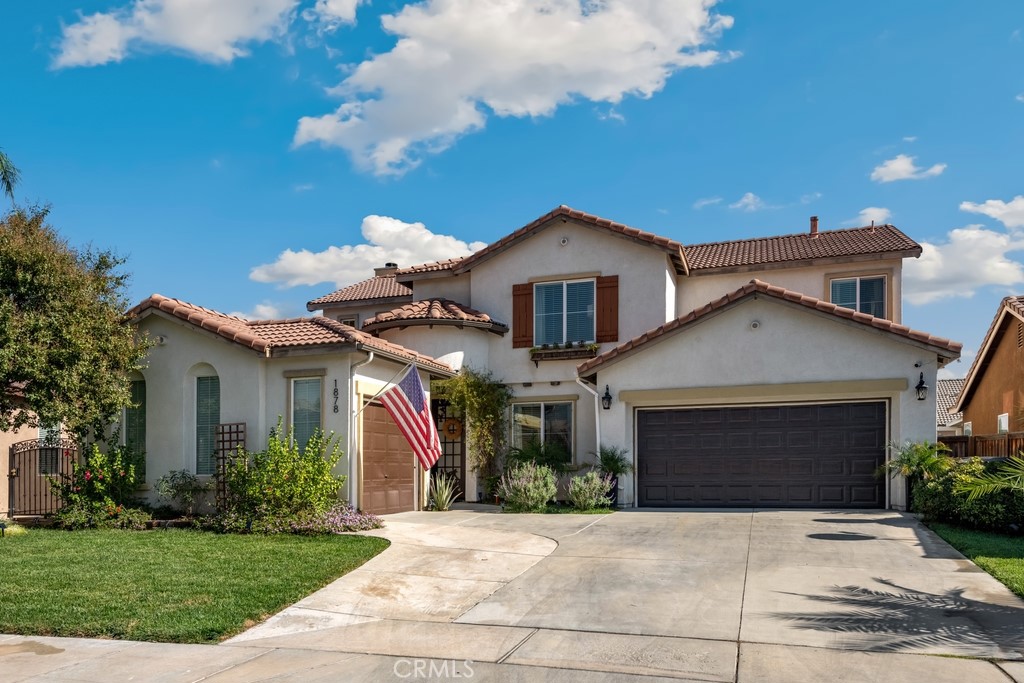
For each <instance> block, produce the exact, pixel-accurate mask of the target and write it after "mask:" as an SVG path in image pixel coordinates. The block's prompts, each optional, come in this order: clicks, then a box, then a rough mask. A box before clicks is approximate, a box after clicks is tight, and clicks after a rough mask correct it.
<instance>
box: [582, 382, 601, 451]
mask: <svg viewBox="0 0 1024 683" xmlns="http://www.w3.org/2000/svg"><path fill="white" fill-rule="evenodd" d="M576 384H579V385H580V386H581V387H583V388H584V389H586V390H587V392H588V393H589V394H591V395H592V396H593V397H594V436H595V437H597V441H596V445H595V446H594V449H595V451H594V452H595V453H596V452H598V451H600V450H601V397H600V396H598V395H597V389H591V388H590V385H589V384H587V383H586V382H584V381H583V380H582V379H580V378H579V377H577V378H576Z"/></svg>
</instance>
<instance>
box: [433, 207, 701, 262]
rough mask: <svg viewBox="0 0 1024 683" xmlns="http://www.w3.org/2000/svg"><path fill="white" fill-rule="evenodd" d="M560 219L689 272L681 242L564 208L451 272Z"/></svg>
mask: <svg viewBox="0 0 1024 683" xmlns="http://www.w3.org/2000/svg"><path fill="white" fill-rule="evenodd" d="M558 217H565V218H572V219H574V220H576V221H579V222H581V223H586V224H588V225H592V226H594V227H596V228H601V229H603V230H607V231H608V232H611V233H613V234H617V235H619V236H621V237H625V238H627V239H631V240H633V241H636V242H640V243H642V244H648V245H650V246H653V247H656V248H658V249H661V250H663V251H665V252H666V253H667V254H668V255H669V256H670V257H671V259H672V262H673V263H674V264H675V267H676V270H677V271H678V272H679V273H683V274H685V273H686V272H687V264H686V256H684V254H683V245H682V244H680V243H679V242H676V241H675V240H670V239H669V238H667V237H660V236H658V235H655V234H653V233H650V232H644V231H643V230H637V229H636V228H631V227H629V226H628V225H624V224H622V223H616V222H614V221H610V220H608V219H607V218H601V217H600V216H595V215H593V214H589V213H584V212H583V211H577V210H576V209H573V208H571V207H568V206H565V205H564V204H563V205H562V206H559V207H558V208H556V209H554V210H553V211H549V212H548V213H546V214H544V215H543V216H541V217H540V218H538V219H537V220H535V221H532V222H531V223H528V224H527V225H524V226H523V227H521V228H519V229H518V230H516V231H515V232H513V233H511V234H509V235H505V236H504V237H502V238H501V239H500V240H498V241H497V242H493V243H491V244H489V245H488V246H486V247H484V248H483V249H481V250H480V251H478V252H476V253H475V254H473V255H472V256H467V257H466V258H464V259H462V260H461V261H460V262H459V263H458V264H455V265H453V266H452V267H451V269H452V270H454V271H455V272H456V273H463V272H466V271H467V270H469V269H471V268H472V267H473V266H474V265H476V264H477V263H480V262H482V261H485V260H487V259H489V258H491V257H492V256H494V255H496V254H499V253H501V252H502V251H504V250H505V249H507V248H509V247H510V246H512V245H513V244H515V243H516V242H518V241H520V240H522V239H524V238H526V237H529V236H530V235H531V234H532V233H534V232H536V231H537V230H538V229H540V228H542V227H543V226H545V225H546V224H547V223H548V222H549V221H551V220H552V219H555V218H558Z"/></svg>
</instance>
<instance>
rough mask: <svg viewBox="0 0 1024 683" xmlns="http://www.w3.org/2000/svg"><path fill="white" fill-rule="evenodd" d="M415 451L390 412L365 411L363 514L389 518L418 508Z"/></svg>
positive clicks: (381, 409) (371, 408)
mask: <svg viewBox="0 0 1024 683" xmlns="http://www.w3.org/2000/svg"><path fill="white" fill-rule="evenodd" d="M414 462H415V460H414V456H413V453H412V449H411V448H410V447H409V443H408V442H407V441H406V440H405V437H404V436H402V432H400V431H399V430H398V425H396V424H395V422H394V420H392V419H391V416H390V415H388V411H386V410H384V408H382V407H381V406H377V405H370V406H367V407H366V409H365V410H363V497H362V505H361V506H360V507H361V508H362V510H363V512H372V513H373V514H376V515H386V514H390V513H392V512H407V511H409V510H412V509H414V507H415V505H414V503H415V501H414V496H415V486H414V483H413V479H414V476H415V465H414Z"/></svg>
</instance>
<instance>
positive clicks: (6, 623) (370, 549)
mask: <svg viewBox="0 0 1024 683" xmlns="http://www.w3.org/2000/svg"><path fill="white" fill-rule="evenodd" d="M388 545H389V542H388V541H387V540H385V539H382V538H376V537H372V536H333V535H332V536H293V535H288V534H278V535H273V536H256V535H251V536H243V535H231V534H214V533H208V532H200V531H187V530H179V529H168V530H157V531H143V532H138V531H74V532H66V531H54V530H46V529H33V530H30V531H29V533H27V534H24V535H22V536H18V537H16V538H10V537H8V538H5V539H2V540H0V633H18V634H23V635H51V636H86V637H98V638H124V639H131V640H150V641H161V642H175V643H207V642H216V641H218V640H222V639H224V638H226V637H229V636H231V635H234V634H236V633H238V632H240V631H242V630H243V629H245V628H248V627H250V626H252V625H254V624H256V623H258V622H260V621H262V620H263V619H265V618H267V617H268V616H270V615H272V614H274V613H275V612H277V611H279V610H281V609H282V608H284V607H286V606H287V605H290V604H291V603H293V602H296V601H297V600H299V599H301V598H303V597H305V596H306V595H309V594H310V593H312V592H313V591H315V590H317V589H319V588H321V587H323V586H325V585H327V584H328V583H330V582H331V581H333V580H334V579H336V578H338V577H339V576H341V575H343V574H346V573H348V572H349V571H351V570H352V569H355V568H356V567H358V566H360V565H361V564H363V563H364V562H366V561H367V560H369V559H370V558H372V557H373V556H374V555H376V554H378V553H379V552H381V551H382V550H384V549H385V548H386V547H387V546H388Z"/></svg>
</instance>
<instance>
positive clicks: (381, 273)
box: [373, 261, 398, 277]
mask: <svg viewBox="0 0 1024 683" xmlns="http://www.w3.org/2000/svg"><path fill="white" fill-rule="evenodd" d="M397 272H398V264H397V263H392V262H391V261H388V262H387V263H385V264H384V265H383V267H381V268H374V269H373V274H374V276H375V277H388V276H391V275H394V274H395V273H397Z"/></svg>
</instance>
